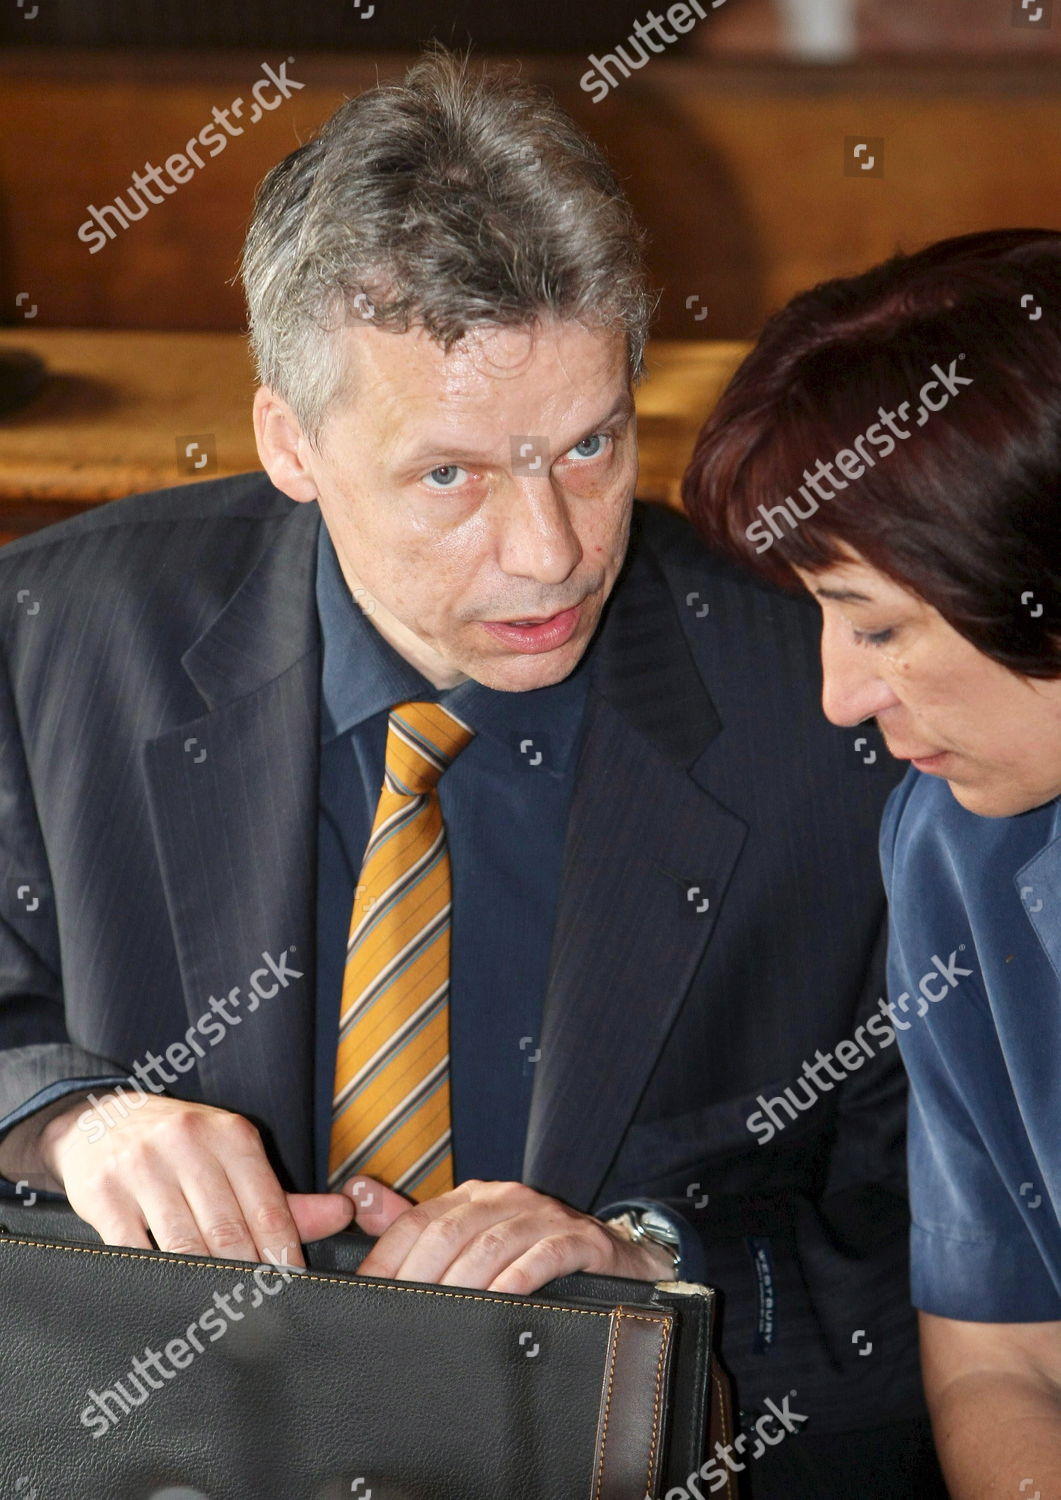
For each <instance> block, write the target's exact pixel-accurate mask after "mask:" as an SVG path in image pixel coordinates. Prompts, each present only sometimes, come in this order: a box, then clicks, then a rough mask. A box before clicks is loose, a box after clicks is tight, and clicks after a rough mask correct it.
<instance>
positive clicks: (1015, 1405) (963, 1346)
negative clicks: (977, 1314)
mask: <svg viewBox="0 0 1061 1500" xmlns="http://www.w3.org/2000/svg"><path fill="white" fill-rule="evenodd" d="M920 1321H921V1361H922V1366H923V1369H924V1377H925V1393H926V1395H927V1397H928V1404H929V1410H930V1411H931V1413H932V1427H933V1431H934V1433H935V1438H936V1446H937V1448H938V1449H939V1455H940V1462H941V1463H942V1465H943V1470H944V1473H945V1475H946V1478H947V1484H948V1486H949V1488H950V1492H951V1496H952V1500H1036V1493H1037V1492H1038V1494H1039V1495H1040V1496H1041V1500H1055V1497H1059V1496H1061V1322H1056V1323H964V1322H959V1321H958V1320H957V1319H955V1318H939V1317H935V1316H934V1315H932V1314H930V1313H921V1314H920Z"/></svg>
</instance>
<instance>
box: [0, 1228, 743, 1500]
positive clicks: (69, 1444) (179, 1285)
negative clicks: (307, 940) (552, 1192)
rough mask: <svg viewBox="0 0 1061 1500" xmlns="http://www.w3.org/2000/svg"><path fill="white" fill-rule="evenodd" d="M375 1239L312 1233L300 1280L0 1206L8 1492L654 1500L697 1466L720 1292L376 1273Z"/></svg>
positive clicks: (114, 1498)
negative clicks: (109, 1238) (438, 1280)
mask: <svg viewBox="0 0 1061 1500" xmlns="http://www.w3.org/2000/svg"><path fill="white" fill-rule="evenodd" d="M372 1243H373V1241H372V1240H371V1239H370V1238H369V1237H368V1236H366V1235H362V1234H360V1233H348V1234H340V1235H335V1236H333V1237H332V1238H330V1239H328V1240H322V1241H318V1242H316V1243H314V1244H312V1245H309V1246H307V1247H306V1258H307V1263H308V1267H309V1269H308V1270H307V1271H305V1272H300V1271H295V1272H288V1273H287V1277H288V1279H286V1280H285V1277H284V1271H283V1268H277V1267H273V1266H270V1267H267V1268H263V1267H260V1266H255V1265H253V1264H249V1263H246V1262H239V1261H225V1260H215V1259H211V1258H209V1257H194V1256H181V1255H171V1254H165V1253H163V1252H160V1251H145V1250H131V1249H121V1248H114V1247H107V1246H104V1245H103V1244H102V1243H101V1242H100V1240H99V1237H98V1235H97V1234H96V1233H95V1231H94V1230H92V1229H91V1228H90V1227H89V1226H88V1225H87V1224H85V1223H84V1222H83V1221H82V1220H81V1219H79V1218H78V1217H77V1216H76V1215H75V1214H74V1213H73V1211H72V1210H71V1209H70V1208H69V1207H68V1206H66V1205H65V1204H61V1203H55V1202H45V1203H39V1204H36V1205H34V1206H32V1207H30V1206H27V1205H24V1204H17V1203H11V1204H2V1205H0V1287H2V1289H3V1296H2V1297H0V1309H2V1311H0V1329H2V1339H3V1344H2V1347H3V1349H4V1361H3V1369H4V1374H3V1390H2V1393H0V1395H2V1399H0V1481H2V1483H0V1490H2V1491H3V1492H4V1493H12V1494H19V1495H21V1496H23V1497H29V1496H30V1495H32V1494H34V1493H36V1494H39V1495H41V1496H45V1495H53V1494H61V1495H63V1496H64V1497H68V1500H168V1497H169V1496H170V1494H177V1493H179V1494H180V1496H181V1500H192V1497H193V1496H194V1497H195V1500H332V1497H339V1496H360V1497H361V1500H368V1496H369V1495H370V1494H371V1497H372V1500H496V1497H497V1496H498V1495H504V1496H505V1497H506V1500H645V1496H650V1497H656V1496H660V1495H663V1494H665V1493H666V1491H667V1489H668V1488H670V1487H671V1486H674V1485H680V1484H682V1483H683V1482H684V1480H685V1478H686V1477H687V1476H688V1475H689V1474H690V1473H691V1472H692V1471H693V1470H694V1469H696V1468H697V1467H698V1466H699V1465H700V1463H701V1462H702V1461H703V1458H704V1457H705V1456H706V1453H707V1443H708V1421H709V1404H710V1399H711V1391H712V1378H711V1377H712V1365H713V1361H712V1357H711V1334H712V1323H713V1315H714V1306H715V1298H714V1293H713V1292H712V1291H711V1290H710V1289H707V1288H688V1289H686V1290H681V1289H680V1287H681V1284H676V1283H660V1284H655V1285H654V1284H653V1283H650V1282H642V1281H633V1280H626V1279H624V1278H618V1277H599V1276H590V1275H584V1274H577V1275H573V1276H566V1277H563V1278H560V1279H558V1280H557V1281H554V1282H551V1283H550V1284H549V1285H548V1286H547V1287H545V1288H543V1289H542V1290H541V1291H540V1292H538V1293H536V1294H534V1295H533V1296H530V1297H527V1298H519V1297H513V1296H509V1295H506V1294H503V1293H492V1292H481V1291H470V1290H464V1289H461V1288H456V1287H440V1286H434V1285H432V1286H428V1285H421V1284H419V1283H415V1282H398V1281H392V1280H387V1279H384V1278H376V1279H368V1278H364V1279H363V1278H361V1277H360V1276H358V1275H356V1268H357V1266H358V1265H359V1264H360V1262H361V1260H362V1259H363V1258H364V1256H365V1254H366V1253H367V1251H368V1249H369V1248H370V1247H371V1245H372ZM134 1360H139V1364H138V1365H136V1364H134ZM149 1374H150V1379H149V1378H148V1375H149ZM138 1397H139V1398H141V1399H138Z"/></svg>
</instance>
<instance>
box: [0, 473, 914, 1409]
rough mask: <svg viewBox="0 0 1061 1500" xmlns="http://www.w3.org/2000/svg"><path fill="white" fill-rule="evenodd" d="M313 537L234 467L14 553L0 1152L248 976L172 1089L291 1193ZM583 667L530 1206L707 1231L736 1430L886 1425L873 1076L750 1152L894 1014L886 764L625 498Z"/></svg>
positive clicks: (891, 1103) (764, 611) (749, 612)
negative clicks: (35, 1110) (252, 1151)
mask: <svg viewBox="0 0 1061 1500" xmlns="http://www.w3.org/2000/svg"><path fill="white" fill-rule="evenodd" d="M318 522H319V513H318V511H317V507H316V506H315V505H294V504H293V503H292V502H291V501H289V500H288V499H287V498H286V497H284V496H283V495H282V494H280V493H279V492H278V491H276V490H275V489H274V488H273V487H272V486H271V484H270V483H269V482H268V481H267V480H266V479H265V477H264V476H263V475H260V474H250V475H244V476H240V477H239V478H237V479H231V480H222V481H215V482H208V483H202V484H196V485H192V486H189V487H184V488H179V489H174V490H169V491H163V492H159V493H156V494H150V495H143V496H137V497H133V498H131V499H128V500H125V501H121V502H119V503H117V504H114V505H109V506H106V507H102V508H100V509H98V510H96V511H94V512H92V513H89V514H87V515H84V516H81V517H78V518H77V519H75V520H73V521H69V522H64V523H63V524H62V525H59V526H55V527H51V528H48V529H47V530H45V531H42V532H39V533H37V534H35V535H33V536H31V537H28V538H24V539H23V540H21V541H18V542H15V543H13V544H11V545H9V546H8V547H6V548H5V549H4V550H3V552H2V553H0V611H2V615H0V623H2V631H0V646H2V658H0V874H2V887H0V901H2V906H0V1116H6V1121H5V1123H6V1124H8V1125H9V1124H11V1123H13V1122H14V1120H15V1119H17V1118H19V1117H21V1115H22V1114H23V1113H26V1112H28V1110H27V1106H30V1107H38V1106H39V1105H40V1104H41V1103H42V1102H43V1101H44V1100H45V1099H46V1098H48V1097H51V1095H52V1094H53V1093H54V1092H56V1091H57V1090H59V1089H62V1088H64V1087H68V1086H69V1081H70V1080H74V1079H90V1080H91V1079H94V1078H106V1077H111V1076H114V1075H115V1074H117V1073H122V1072H125V1071H127V1070H128V1069H129V1068H130V1067H131V1066H132V1065H133V1064H134V1063H136V1062H137V1061H143V1060H144V1059H146V1058H147V1056H148V1054H149V1053H154V1054H156V1055H160V1054H164V1053H165V1052H166V1050H167V1048H169V1047H170V1046H171V1045H172V1044H173V1043H174V1042H178V1041H180V1040H181V1038H182V1037H184V1035H185V1033H186V1031H187V1029H188V1028H189V1027H191V1026H192V1025H194V1024H195V1023H196V1022H197V1020H198V1018H199V1017H201V1016H202V1015H203V1014H204V1013H205V1012H206V1011H207V1010H208V1003H209V998H210V997H211V996H214V997H217V998H220V997H223V996H225V995H227V994H228V993H229V992H230V991H231V990H232V989H233V987H234V986H239V987H241V990H242V995H243V997H244V999H243V1012H242V1013H241V1014H240V1019H239V1021H238V1022H236V1023H234V1024H232V1025H231V1026H229V1027H228V1028H227V1030H226V1031H225V1032H224V1034H223V1036H222V1037H221V1039H220V1040H218V1041H217V1042H216V1044H214V1043H211V1044H210V1045H207V1046H205V1047H203V1046H202V1045H200V1048H199V1050H200V1051H202V1052H203V1054H204V1055H203V1056H201V1057H192V1059H191V1061H192V1063H193V1064H194V1065H193V1066H192V1067H191V1069H190V1071H187V1072H185V1073H183V1074H182V1075H180V1077H179V1078H178V1081H177V1083H176V1084H175V1085H174V1086H173V1087H172V1088H171V1090H170V1091H171V1092H173V1093H175V1094H180V1095H183V1096H185V1097H188V1098H195V1099H202V1100H205V1101H207V1102H209V1103H213V1104H216V1105H220V1106H223V1107H225V1108H227V1109H230V1110H234V1111H238V1112H240V1113H242V1114H244V1115H247V1116H249V1117H250V1118H251V1119H253V1120H254V1121H255V1122H256V1123H257V1124H258V1125H259V1127H260V1128H261V1130H262V1132H263V1134H264V1136H265V1139H266V1142H267V1145H268V1147H269V1149H270V1151H271V1153H272V1156H273V1159H274V1162H275V1164H276V1166H277V1169H278V1171H279V1173H280V1176H281V1179H282V1180H283V1181H284V1183H285V1185H287V1186H288V1187H290V1188H292V1189H294V1188H307V1187H309V1186H310V1185H311V1180H312V1178H311V1138H310V1130H311V1089H312V1081H313V1066H312V1042H313V1026H314V1015H313V969H314V953H313V945H314V931H315V928H314V911H315V889H314V885H315V872H316V860H315V841H316V826H317V785H316V779H317V766H318V696H319V676H320V657H319V642H318V628H317V619H316V610H315V603H314V572H313V570H314V566H315V538H316V532H317V526H318ZM592 649H593V650H594V652H595V653H597V659H596V662H595V668H594V681H593V684H592V688H591V696H590V699H589V702H588V704H587V710H586V712H587V720H586V730H585V741H584V746H583V752H582V756H581V759H580V762H579V768H578V780H577V784H576V790H575V794H574V799H573V804H572V812H571V817H570V823H569V828H568V835H567V846H566V853H565V869H564V876H563V881H562V885H561V889H560V892H559V907H558V917H557V925H556V931H555V937H554V946H553V951H552V959H551V973H550V981H549V986H548V990H547V994H546V997H545V1002H544V1013H543V1025H542V1035H541V1060H540V1062H539V1063H538V1066H537V1071H536V1082H535V1092H534V1098H533V1104H532V1110H531V1116H530V1122H529V1129H528V1137H527V1143H526V1155H525V1160H524V1180H525V1181H527V1182H529V1183H531V1184H532V1185H534V1186H536V1187H538V1188H540V1189H541V1190H543V1191H545V1192H548V1193H551V1194H553V1195H555V1196H557V1197H559V1198H562V1199H564V1200H566V1201H567V1202H569V1203H571V1204H573V1205H574V1206H576V1207H578V1208H582V1209H584V1210H586V1211H592V1209H593V1208H594V1207H595V1206H602V1205H604V1204H605V1203H608V1202H613V1201H615V1200H617V1199H619V1198H623V1197H629V1196H646V1197H652V1198H656V1199H663V1200H668V1201H669V1202H670V1203H671V1204H672V1205H673V1206H674V1207H675V1208H677V1209H678V1210H679V1211H681V1212H683V1213H684V1214H685V1215H686V1216H687V1217H688V1218H689V1219H691V1220H692V1221H693V1222H694V1223H695V1225H696V1227H697V1229H698V1230H699V1231H700V1232H701V1233H702V1235H703V1237H704V1241H705V1246H706V1249H707V1255H708V1265H709V1267H710V1269H711V1276H712V1280H713V1281H714V1282H715V1283H716V1284H717V1285H719V1286H720V1287H721V1288H722V1289H723V1291H724V1293H725V1294H726V1314H725V1330H724V1346H723V1347H724V1350H725V1352H726V1354H727V1355H728V1357H729V1363H730V1365H731V1367H732V1368H733V1369H734V1371H735V1373H736V1375H737V1377H738V1379H739V1382H740V1388H741V1395H742V1398H743V1400H744V1403H745V1405H746V1406H750V1407H754V1406H755V1405H756V1403H757V1402H759V1401H761V1400H763V1399H765V1398H766V1397H768V1396H775V1397H781V1396H783V1395H784V1394H785V1392H786V1391H788V1390H789V1389H791V1388H792V1387H797V1388H798V1389H799V1390H800V1395H801V1401H802V1400H806V1401H808V1402H812V1403H816V1405H815V1407H814V1410H815V1415H816V1417H817V1419H818V1421H817V1425H818V1426H819V1427H826V1428H827V1427H829V1426H833V1427H843V1426H850V1425H856V1426H857V1425H861V1424H863V1423H865V1424H867V1425H868V1424H870V1423H873V1422H878V1421H884V1420H887V1419H888V1417H889V1416H902V1415H905V1414H907V1413H908V1412H910V1411H913V1410H916V1409H918V1408H919V1403H920V1397H919V1387H918V1380H917V1373H916V1355H915V1344H914V1325H913V1320H912V1315H911V1314H910V1312H909V1309H908V1307H907V1298H906V1230H907V1218H906V1204H905V1196H904V1193H905V1187H904V1170H903V1112H904V1085H903V1081H902V1074H901V1070H900V1066H899V1061H898V1058H897V1057H896V1055H895V1048H894V1047H892V1048H891V1049H890V1050H881V1051H880V1052H879V1053H878V1054H877V1055H876V1056H875V1057H873V1058H872V1059H869V1058H867V1060H866V1062H865V1065H864V1066H862V1067H861V1068H860V1069H859V1070H858V1071H855V1072H852V1074H851V1076H850V1078H849V1079H848V1081H847V1082H846V1083H844V1084H843V1085H842V1086H840V1087H835V1086H834V1087H833V1088H832V1089H830V1090H828V1091H826V1090H825V1089H824V1088H823V1090H822V1095H821V1098H820V1099H819V1101H818V1102H817V1103H816V1104H815V1105H814V1106H813V1108H810V1109H808V1110H807V1111H806V1112H805V1113H803V1114H801V1115H800V1116H799V1118H798V1119H797V1120H795V1121H794V1122H792V1123H791V1124H789V1125H788V1126H787V1127H786V1128H784V1129H782V1130H779V1131H778V1132H777V1134H776V1136H775V1138H774V1140H773V1141H771V1142H770V1143H769V1144H767V1145H760V1144H758V1140H757V1138H756V1136H755V1135H754V1134H753V1133H752V1132H751V1131H750V1130H749V1128H748V1126H747V1124H746V1121H747V1119H748V1117H749V1115H750V1114H751V1113H752V1112H753V1111H754V1110H755V1108H756V1107H757V1106H756V1098H757V1096H758V1095H759V1094H761V1093H762V1094H765V1095H766V1096H770V1095H772V1094H775V1093H778V1092H779V1091H780V1090H781V1088H783V1086H784V1085H785V1084H786V1083H789V1082H791V1081H792V1080H794V1079H795V1078H796V1076H797V1075H798V1074H799V1073H800V1068H801V1064H802V1061H803V1060H804V1059H813V1058H814V1055H815V1052H816V1049H818V1048H823V1049H829V1048H831V1047H833V1046H834V1045H835V1043H836V1042H837V1041H838V1040H839V1039H841V1038H846V1037H849V1036H851V1035H853V1033H854V1031H855V1028H856V1026H857V1025H858V1024H859V1022H860V1020H864V1019H865V1017H866V1016H868V1015H869V1014H870V1013H871V1012H873V1011H875V1010H876V1008H877V1003H878V997H879V996H880V995H882V994H883V992H884V991H883V981H882V976H883V968H882V951H881V938H882V919H883V893H882V889H881V884H880V877H879V871H878V866H877V855H876V836H877V827H878V822H879V817H880V812H881V808H882V806H883V802H884V799H885V797H886V795H887V792H888V790H889V789H890V787H891V786H892V785H893V784H894V781H895V780H896V779H897V776H898V769H897V768H895V767H893V766H890V765H889V764H888V763H887V758H886V756H885V753H884V751H883V749H882V748H881V746H880V743H879V741H877V740H876V739H875V738H874V735H875V731H872V730H870V731H867V730H866V729H865V728H863V730H862V731H861V735H862V736H863V738H862V739H861V743H860V745H859V748H858V749H857V750H856V749H855V746H854V740H855V738H856V736H855V734H854V733H853V732H842V731H839V730H837V729H835V728H832V727H831V726H830V725H829V724H828V723H827V722H826V721H825V719H824V718H823V716H822V714H821V711H820V706H819V693H820V672H819V666H818V654H817V653H818V619H817V611H816V609H815V608H814V606H813V605H812V604H811V603H810V601H809V600H805V599H803V598H794V597H793V598H790V597H788V596H787V595H784V594H782V593H780V592H778V591H775V590H771V589H768V588H765V587H762V586H760V585H759V584H757V583H755V582H752V581H749V580H748V579H747V578H745V577H744V576H743V575H741V574H739V573H738V572H737V571H735V570H734V569H732V568H731V567H730V566H729V565H728V564H726V563H724V562H722V561H720V560H719V559H717V558H715V557H714V556H712V555H711V554H709V553H708V552H707V551H706V550H705V549H704V548H703V546H702V545H701V544H700V543H699V542H698V541H697V539H696V538H695V536H694V534H693V532H692V531H691V529H690V528H689V526H688V524H687V523H686V522H685V521H684V520H683V519H682V518H681V517H680V516H677V515H675V514H673V513H671V512H667V511H664V510H661V509H660V508H658V507H655V506H645V505H640V504H639V505H638V506H637V507H636V508H635V519H634V526H633V532H632V540H631V548H630V553H629V555H628V559H627V563H626V565H625V567H624V570H623V572H622V574H621V575H620V578H619V580H618V582H617V584H616V586H615V589H614V591H613V593H612V596H611V598H610V600H609V602H608V605H607V607H606V610H605V614H604V617H603V620H602V623H601V626H600V631H599V634H598V636H597V637H596V638H595V642H594V645H593V648H592ZM874 748H875V750H876V756H875V759H872V760H871V755H872V754H873V750H874ZM284 953H287V955H288V959H287V962H288V965H289V967H291V968H296V969H297V970H298V971H299V973H300V975H301V977H300V978H298V979H297V980H296V979H291V980H290V981H289V982H288V983H287V985H286V986H282V987H278V988H277V993H275V994H273V995H272V996H271V997H270V998H268V999H265V998H263V999H261V1001H260V1003H258V1004H257V1006H256V1008H255V1009H254V1010H253V1013H252V1012H251V1010H250V1008H249V1005H248V1003H247V998H246V997H247V996H248V994H249V988H248V981H249V977H250V976H251V975H252V974H253V973H254V972H256V971H257V970H259V969H260V968H261V967H262V964H263V962H264V959H263V955H271V956H272V957H273V958H274V959H278V958H279V957H280V956H281V955H282V954H284ZM230 1013H233V1012H230ZM42 1091H45V1092H42ZM859 1328H862V1329H869V1330H872V1331H873V1336H874V1338H875V1347H876V1357H875V1358H873V1359H860V1358H859V1357H858V1350H857V1348H853V1347H852V1334H853V1332H854V1331H855V1330H857V1329H859ZM794 1404H795V1405H797V1406H799V1409H801V1410H802V1409H803V1407H802V1406H801V1405H800V1404H799V1403H794Z"/></svg>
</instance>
